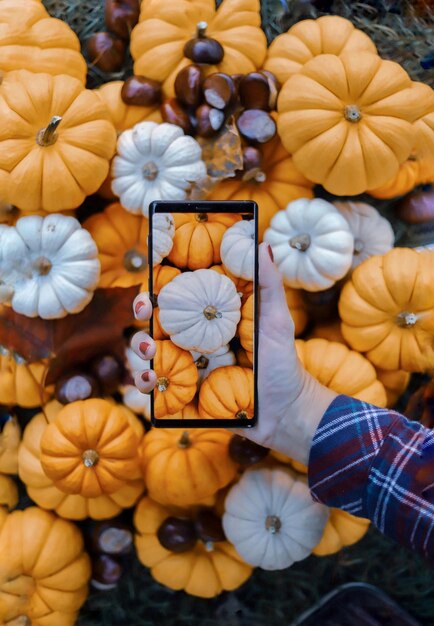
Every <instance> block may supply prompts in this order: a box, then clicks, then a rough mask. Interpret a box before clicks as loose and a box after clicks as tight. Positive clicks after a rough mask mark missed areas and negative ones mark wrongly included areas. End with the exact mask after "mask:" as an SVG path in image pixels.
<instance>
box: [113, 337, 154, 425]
mask: <svg viewBox="0 0 434 626" xmlns="http://www.w3.org/2000/svg"><path fill="white" fill-rule="evenodd" d="M125 367H126V369H127V370H128V371H129V372H130V374H131V375H132V376H134V374H135V373H136V372H137V371H139V372H142V371H143V370H145V369H149V368H150V367H151V362H150V361H144V360H143V359H141V358H140V357H139V356H138V355H137V354H136V353H135V352H134V350H132V348H127V349H126V350H125ZM119 391H120V393H121V394H122V399H123V403H124V404H125V406H126V407H128V408H129V409H130V410H131V411H133V412H134V413H137V414H139V415H143V417H145V418H146V419H147V420H150V419H151V396H150V395H149V394H148V393H142V392H141V391H139V390H138V389H137V387H136V386H135V385H120V387H119Z"/></svg>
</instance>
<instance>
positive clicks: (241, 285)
mask: <svg viewBox="0 0 434 626" xmlns="http://www.w3.org/2000/svg"><path fill="white" fill-rule="evenodd" d="M210 269H212V270H214V271H215V272H218V273H219V274H223V275H224V276H228V277H229V278H230V279H231V281H232V282H233V283H235V287H236V290H237V291H238V293H239V294H241V302H242V303H243V304H244V303H245V302H246V300H247V298H248V297H249V296H250V295H251V294H252V293H253V281H251V280H244V278H239V277H238V276H234V275H233V274H231V273H230V271H229V270H228V269H227V268H226V267H225V266H224V265H213V266H212V267H211V268H210Z"/></svg>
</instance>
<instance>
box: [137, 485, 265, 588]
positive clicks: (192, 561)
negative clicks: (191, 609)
mask: <svg viewBox="0 0 434 626" xmlns="http://www.w3.org/2000/svg"><path fill="white" fill-rule="evenodd" d="M179 514H180V511H179V509H177V510H176V509H171V508H168V507H165V506H163V505H161V504H158V503H157V502H154V501H153V500H152V499H151V498H149V497H145V498H143V499H142V500H141V501H140V502H139V504H138V505H137V508H136V511H135V514H134V525H135V527H136V531H137V534H136V535H135V545H136V549H137V555H138V558H139V560H140V561H141V563H143V565H145V566H146V567H149V568H150V569H151V574H152V576H153V577H154V578H155V580H157V581H158V582H159V583H161V584H162V585H165V586H166V587H169V588H170V589H175V590H179V589H183V590H184V591H186V592H187V593H189V594H191V595H193V596H199V597H200V598H212V597H214V596H216V595H218V594H220V593H221V592H222V591H231V590H233V589H236V588H237V587H239V586H240V585H242V584H243V583H244V582H245V581H246V580H247V579H248V578H249V577H250V575H251V573H252V571H253V569H252V568H251V567H250V565H247V564H246V563H244V561H243V560H242V559H241V557H240V556H239V555H238V553H237V552H236V550H235V548H234V547H233V546H232V545H231V544H230V543H229V542H227V541H218V542H215V543H214V544H213V550H211V551H207V550H206V549H205V545H204V543H203V542H202V541H200V540H199V541H197V543H196V545H195V547H194V548H193V549H192V550H188V551H187V552H183V553H181V554H176V553H174V552H171V551H170V550H166V548H163V546H162V545H161V544H160V542H159V540H158V537H157V531H158V528H159V527H160V526H161V524H162V523H163V522H164V520H165V519H167V518H168V517H169V516H170V515H179ZM181 514H182V515H184V516H185V515H187V516H189V515H191V511H181Z"/></svg>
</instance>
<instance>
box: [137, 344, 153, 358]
mask: <svg viewBox="0 0 434 626" xmlns="http://www.w3.org/2000/svg"><path fill="white" fill-rule="evenodd" d="M150 345H151V344H150V343H148V342H147V341H142V342H141V343H139V350H140V352H141V353H142V354H143V355H146V351H147V349H148V348H149V346H150Z"/></svg>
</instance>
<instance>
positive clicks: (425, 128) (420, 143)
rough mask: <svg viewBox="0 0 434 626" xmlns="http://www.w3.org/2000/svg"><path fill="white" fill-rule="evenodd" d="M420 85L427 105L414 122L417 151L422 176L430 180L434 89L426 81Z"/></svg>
mask: <svg viewBox="0 0 434 626" xmlns="http://www.w3.org/2000/svg"><path fill="white" fill-rule="evenodd" d="M418 87H419V89H420V90H421V99H422V101H423V102H424V103H425V107H424V110H423V112H422V114H421V116H420V117H419V118H418V119H417V120H416V122H415V123H414V129H415V152H416V154H417V155H418V158H419V159H420V162H421V169H422V172H421V175H422V178H427V179H429V180H427V181H425V182H430V181H432V178H433V177H434V90H433V89H431V87H429V86H428V85H425V84H424V83H418ZM421 182H424V181H423V180H421Z"/></svg>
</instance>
